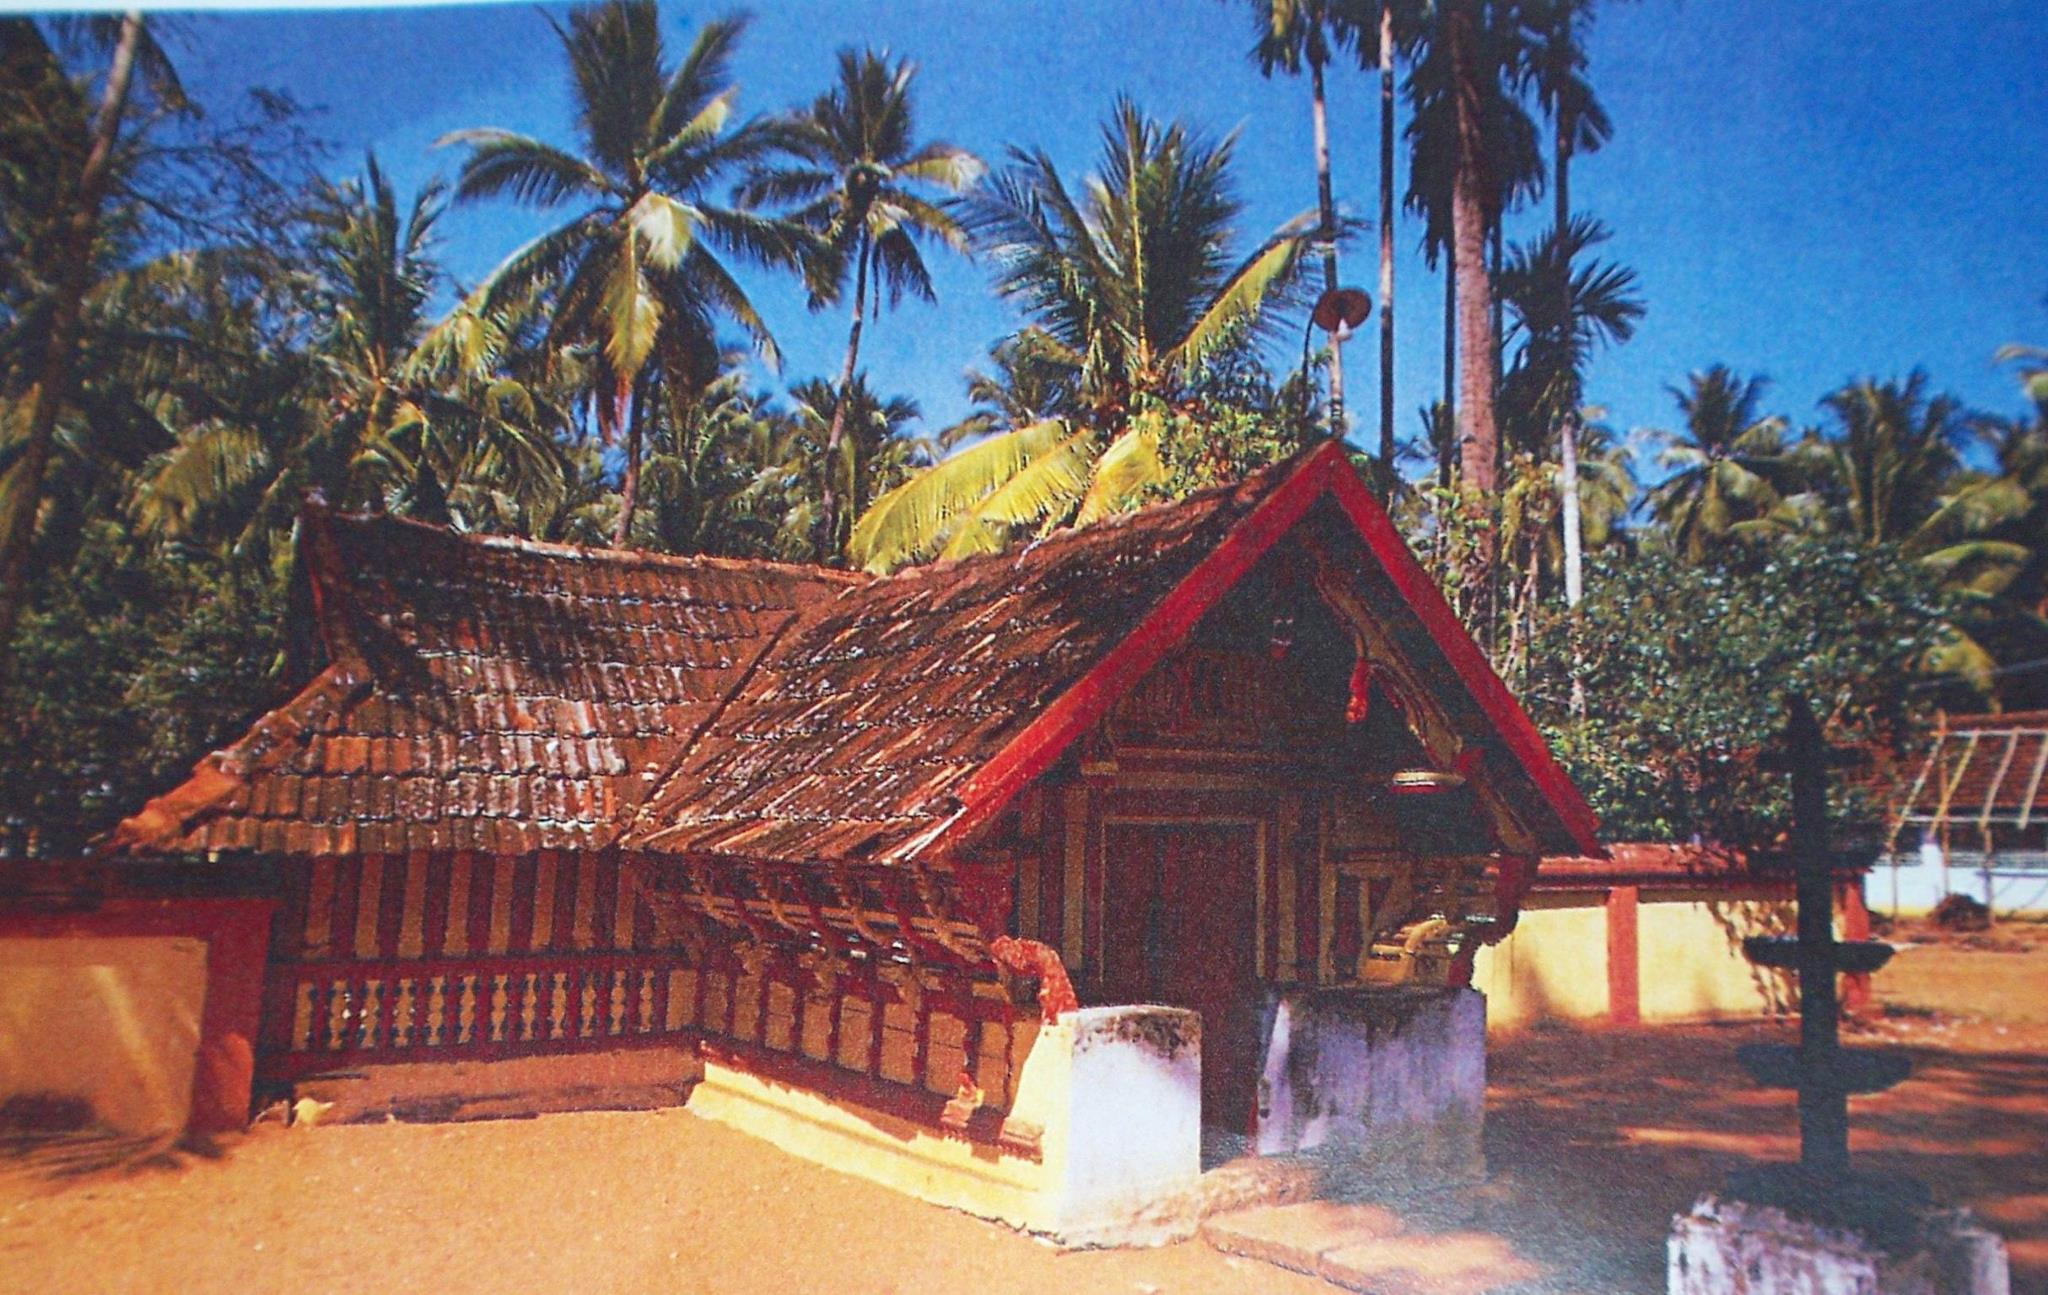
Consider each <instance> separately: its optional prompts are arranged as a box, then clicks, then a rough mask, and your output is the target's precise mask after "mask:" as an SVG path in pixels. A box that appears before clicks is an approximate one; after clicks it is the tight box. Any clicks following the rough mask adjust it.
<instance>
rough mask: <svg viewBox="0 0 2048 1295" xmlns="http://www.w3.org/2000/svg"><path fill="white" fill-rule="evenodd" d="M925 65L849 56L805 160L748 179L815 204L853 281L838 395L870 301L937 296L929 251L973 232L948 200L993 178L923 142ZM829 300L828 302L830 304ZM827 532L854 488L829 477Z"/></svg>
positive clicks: (836, 538)
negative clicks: (916, 113)
mask: <svg viewBox="0 0 2048 1295" xmlns="http://www.w3.org/2000/svg"><path fill="white" fill-rule="evenodd" d="M916 73H917V68H916V65H915V64H913V63H910V62H908V61H907V60H898V61H896V62H893V63H892V62H891V61H890V59H889V57H888V56H887V55H886V54H878V53H876V52H875V51H873V50H867V51H863V52H859V53H856V52H855V51H853V50H842V51H840V54H839V83H838V84H837V85H836V86H834V87H833V88H832V89H831V90H830V91H828V92H827V93H825V94H823V95H820V96H819V97H818V100H817V102H816V103H814V104H812V105H811V108H810V110H809V111H808V112H807V113H805V114H804V115H803V117H802V118H801V119H800V120H799V121H798V123H797V125H796V130H795V132H794V136H793V138H792V139H791V141H790V147H791V151H792V152H793V153H794V154H795V157H794V160H793V161H792V162H791V163H790V164H789V165H786V166H778V167H776V168H774V169H772V170H768V171H765V172H763V173H762V174H761V175H759V176H757V177H755V178H754V179H753V180H751V181H749V182H748V184H747V185H746V186H745V188H744V189H743V190H742V193H743V194H745V195H747V196H749V197H751V198H754V199H757V200H759V199H776V200H785V201H787V200H794V201H798V202H801V203H803V204H804V205H803V206H802V207H801V208H800V209H799V210H798V211H797V213H796V219H798V220H799V221H801V222H803V223H804V224H805V225H806V226H808V227H809V228H811V229H814V230H816V231H818V233H819V234H820V235H822V236H823V238H824V239H825V241H826V242H827V243H829V244H830V245H831V247H832V249H833V250H834V251H835V252H836V253H838V257H837V260H836V264H835V265H834V267H833V268H834V269H835V270H836V271H837V273H836V274H835V275H834V276H833V278H832V281H831V283H830V289H831V291H832V292H838V291H843V290H844V288H845V286H846V282H847V280H851V286H852V289H853V291H852V298H853V312H852V322H851V324H850V325H849V327H848V329H847V335H846V361H845V363H844V364H843V365H842V366H841V367H840V370H839V382H838V385H837V387H836V388H835V390H839V391H851V390H852V389H853V386H854V378H855V374H856V373H857V371H858V368H859V364H860V343H861V329H862V326H863V321H864V320H865V319H866V318H867V314H868V308H869V304H870V302H869V292H870V289H872V290H873V292H874V304H875V305H876V306H877V307H879V305H880V302H881V299H882V296H883V295H884V294H885V293H886V294H887V297H888V300H889V304H890V305H891V306H894V305H896V304H897V303H898V302H900V301H901V300H902V299H903V295H904V294H905V293H906V292H907V293H910V294H911V295H913V296H916V297H919V298H921V299H923V300H925V301H934V300H936V299H937V298H936V297H935V296H934V294H933V292H932V280H931V275H930V273H929V272H928V271H927V270H926V269H925V264H924V255H923V253H922V252H921V251H920V249H919V243H920V242H921V241H925V240H936V241H937V242H940V243H943V244H944V245H946V246H947V247H950V248H952V249H953V250H954V251H957V252H965V251H966V250H967V234H966V231H965V230H963V229H962V228H961V227H960V224H959V222H958V221H957V220H956V219H955V218H954V216H953V214H952V212H950V211H948V210H947V209H946V208H945V207H944V206H943V205H942V202H943V200H944V199H945V198H947V197H949V196H957V195H959V194H962V193H965V192H966V191H967V190H968V189H970V188H972V187H973V186H974V184H975V183H976V182H977V181H978V180H979V179H980V178H981V175H982V173H983V171H984V170H985V169H986V168H985V167H984V166H983V165H982V162H981V159H979V158H977V157H976V156H974V154H972V153H970V152H968V151H967V150H966V149H963V148H956V147H954V146H953V145H951V144H948V143H945V142H944V141H941V140H932V141H928V142H924V143H920V142H919V141H918V139H917V132H916V123H915V120H914V118H913V115H912V105H911V96H910V85H911V80H912V78H913V77H915V75H916ZM826 299H827V294H821V295H820V297H819V299H818V301H817V304H824V301H825V300H826ZM845 431H846V413H845V411H844V410H840V409H837V408H835V409H833V411H832V413H831V427H830V430H829V431H828V433H827V434H826V437H825V447H824V451H825V461H826V462H827V463H828V464H830V463H837V462H838V461H839V460H840V457H841V455H840V445H841V443H842V441H843V440H844V437H845ZM823 488H824V497H823V501H822V502H823V513H824V531H825V536H826V540H827V543H828V544H829V545H830V551H831V552H835V553H836V552H837V551H838V550H839V549H840V548H841V547H842V546H843V544H844V542H845V537H844V536H842V535H841V534H840V531H841V529H842V527H841V519H842V515H843V514H844V513H845V512H846V511H847V510H845V509H843V508H842V506H841V505H842V503H843V502H844V501H845V500H846V499H847V495H846V493H845V483H844V482H842V481H840V480H839V479H838V478H837V476H836V474H834V473H832V472H829V471H828V472H827V473H826V474H825V476H824V478H823Z"/></svg>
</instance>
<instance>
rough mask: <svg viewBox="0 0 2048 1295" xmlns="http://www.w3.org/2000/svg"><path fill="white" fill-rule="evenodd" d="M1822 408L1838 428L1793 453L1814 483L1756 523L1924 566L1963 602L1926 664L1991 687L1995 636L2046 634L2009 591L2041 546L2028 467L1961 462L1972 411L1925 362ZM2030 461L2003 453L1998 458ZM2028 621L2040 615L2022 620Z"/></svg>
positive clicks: (1833, 397) (1860, 385) (1854, 388)
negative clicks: (1987, 468) (1985, 467)
mask: <svg viewBox="0 0 2048 1295" xmlns="http://www.w3.org/2000/svg"><path fill="white" fill-rule="evenodd" d="M1821 405H1822V407H1823V408H1824V409H1825V410H1826V411H1827V413H1828V414H1829V415H1830V417H1831V419H1832V422H1833V424H1834V426H1833V427H1832V428H1831V429H1829V430H1828V431H1827V432H1823V431H1820V430H1815V431H1812V432H1809V433H1808V435H1807V436H1806V437H1805V438H1804V439H1803V440H1802V441H1801V442H1800V443H1799V444H1798V445H1797V446H1795V447H1794V448H1793V451H1792V455H1791V457H1792V458H1793V460H1794V461H1795V462H1797V463H1798V464H1799V466H1800V468H1801V469H1802V470H1803V472H1804V473H1805V474H1806V475H1807V477H1808V479H1809V482H1810V484H1811V488H1810V489H1809V490H1808V491H1807V492H1806V493H1804V494H1802V495H1800V496H1796V497H1794V498H1792V499H1789V500H1787V501H1786V503H1787V506H1786V507H1785V508H1783V509H1781V510H1778V511H1777V512H1776V513H1774V514H1773V515H1772V516H1771V517H1769V518H1767V519H1766V520H1765V522H1764V523H1763V524H1762V526H1761V527H1760V528H1759V529H1762V530H1764V531H1766V532H1773V533H1779V532H1803V533H1820V534H1845V535H1849V536H1852V537H1854V538H1855V540H1856V541H1857V542H1858V543H1861V544H1864V545H1869V546H1879V545H1889V546H1892V547H1893V548H1894V549H1895V551H1896V552H1897V553H1898V554H1899V556H1900V557H1902V558H1905V559H1908V560H1910V561H1913V562H1916V563H1918V564H1919V565H1920V566H1922V567H1924V568H1926V569H1927V570H1928V571H1929V572H1931V573H1932V574H1933V575H1934V576H1935V577H1936V578H1937V579H1938V580H1939V582H1940V584H1941V586H1942V588H1943V589H1944V590H1945V591H1946V592H1947V593H1948V594H1949V595H1950V596H1951V597H1952V598H1954V599H1955V600H1956V603H1957V605H1958V607H1959V608H1960V611H1959V612H1958V614H1957V615H1956V616H1955V617H1954V618H1953V619H1952V621H1951V623H1950V629H1951V631H1952V633H1951V635H1950V637H1949V640H1948V642H1946V643H1945V644H1943V645H1942V647H1941V648H1940V649H1939V650H1938V651H1936V652H1935V653H1934V655H1933V656H1932V658H1931V659H1930V660H1929V661H1928V662H1927V666H1928V668H1929V669H1930V670H1932V671H1935V672H1937V673H1948V674H1955V675H1960V676H1962V677H1963V678H1965V679H1966V680H1968V681H1969V682H1970V683H1971V684H1972V685H1973V686H1975V687H1977V688H1978V689H1980V690H1983V691H1988V690H1989V689H1990V688H1991V686H1992V681H1993V678H1994V677H1995V674H1996V660H1995V653H1994V651H1993V649H1992V646H1991V645H1990V641H1989V640H1990V638H1992V637H2000V636H2002V637H2008V638H2009V637H2012V636H2013V633H2014V631H2015V630H2018V631H2019V633H2020V634H2022V635H2030V636H2031V637H2033V639H2034V641H2036V642H2039V641H2041V636H2042V633H2043V631H2048V626H2042V625H2040V624H2039V623H2038V617H2035V616H2033V615H2031V614H2030V613H2029V612H2028V611H2027V610H2026V609H2024V608H2023V607H2022V606H2019V605H2017V604H2015V603H2014V602H2013V601H2012V600H2011V599H2010V598H2009V597H2008V595H2009V594H2010V593H2011V592H2012V591H2013V590H2014V589H2015V586H2016V583H2017V582H2018V581H2020V579H2021V577H2022V575H2023V573H2025V572H2026V570H2027V568H2028V567H2029V565H2030V564H2031V563H2032V562H2033V561H2034V559H2035V556H2036V550H2037V549H2038V547H2039V537H2038V534H2037V533H2034V532H2030V531H2027V530H2025V529H2023V523H2024V521H2025V519H2026V518H2027V517H2028V515H2029V514H2030V513H2031V512H2032V511H2033V509H2034V504H2035V499H2034V496H2033V494H2032V493H2031V492H2030V491H2029V490H2028V488H2027V484H2026V481H2025V479H2024V472H2023V471H2021V472H2018V473H2015V472H2013V471H2010V470H2002V471H2000V472H1996V473H1988V472H1980V471H1976V470H1974V469H1970V468H1968V467H1966V466H1964V463H1963V459H1962V455H1961V450H1962V447H1963V445H1964V443H1965V441H1966V440H1967V439H1968V437H1969V436H1970V434H1971V432H1972V430H1973V428H1972V426H1971V420H1970V419H1969V417H1968V416H1967V413H1966V411H1965V410H1964V409H1963V406H1962V404H1961V402H1960V401H1958V400H1956V399H1955V398H1954V397H1953V396H1949V395H1945V394H1934V393H1930V391H1929V382H1928V378H1927V375H1926V374H1925V373H1923V372H1920V371H1918V370H1915V371H1914V372H1913V373H1912V374H1910V375H1908V376H1907V377H1906V378H1905V379H1904V380H1903V381H1900V380H1896V379H1894V380H1891V381H1884V382H1880V381H1877V380H1876V379H1872V378H1865V379H1860V380H1858V381H1855V382H1851V383H1848V384H1846V385H1844V386H1843V387H1841V388H1840V389H1839V390H1837V391H1834V392H1832V393H1830V394H1829V395H1828V396H1826V397H1825V398H1823V400H1822V401H1821ZM1994 448H1995V449H1999V450H2012V449H2015V448H2017V447H2015V446H2013V445H2012V444H2010V443H2007V444H2003V445H1996V446H1994ZM2023 458H2024V453H2021V454H2020V455H2017V456H2013V457H2008V456H2006V455H2003V454H2002V455H2001V457H2000V467H2001V469H2010V468H2013V467H2018V466H2020V462H2019V460H2021V459H2023ZM2029 620H2032V621H2035V622H2036V623H2035V624H2034V625H2033V626H2032V627H2023V626H2022V625H2021V624H2020V623H2021V622H2023V621H2029Z"/></svg>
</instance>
